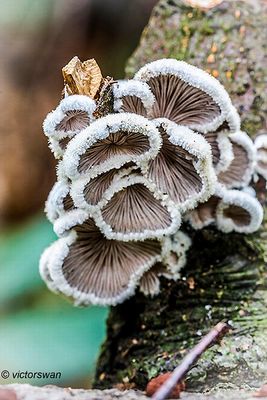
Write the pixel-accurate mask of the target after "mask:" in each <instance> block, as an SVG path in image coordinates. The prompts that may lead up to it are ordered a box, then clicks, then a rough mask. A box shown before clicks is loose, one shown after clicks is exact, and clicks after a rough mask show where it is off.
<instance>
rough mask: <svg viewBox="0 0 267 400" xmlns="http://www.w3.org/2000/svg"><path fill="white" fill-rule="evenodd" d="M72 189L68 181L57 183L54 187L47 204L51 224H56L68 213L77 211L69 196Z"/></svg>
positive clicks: (46, 210)
mask: <svg viewBox="0 0 267 400" xmlns="http://www.w3.org/2000/svg"><path fill="white" fill-rule="evenodd" d="M69 191H70V187H69V184H68V183H67V182H66V181H61V180H59V181H57V182H56V183H55V184H54V186H53V187H52V189H51V191H50V193H49V195H48V198H47V201H46V203H45V212H46V215H47V218H48V219H49V221H50V222H52V223H54V222H55V221H56V220H57V219H58V218H59V217H60V216H62V215H63V214H65V213H66V212H67V211H71V210H74V209H75V206H74V203H73V200H72V198H71V196H70V194H69Z"/></svg>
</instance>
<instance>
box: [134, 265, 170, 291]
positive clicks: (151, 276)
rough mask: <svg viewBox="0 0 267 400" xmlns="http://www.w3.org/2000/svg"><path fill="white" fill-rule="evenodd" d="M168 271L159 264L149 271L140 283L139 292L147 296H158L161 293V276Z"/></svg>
mask: <svg viewBox="0 0 267 400" xmlns="http://www.w3.org/2000/svg"><path fill="white" fill-rule="evenodd" d="M165 271H166V267H165V266H164V265H163V264H162V263H161V262H157V263H156V264H155V265H153V266H152V267H151V268H150V269H149V270H148V271H146V272H145V273H144V274H143V275H142V277H141V279H140V281H139V290H140V292H142V293H143V294H144V295H145V296H151V297H153V296H156V295H157V294H159V292H160V279H159V278H160V276H161V275H162V274H163V273H164V272H165Z"/></svg>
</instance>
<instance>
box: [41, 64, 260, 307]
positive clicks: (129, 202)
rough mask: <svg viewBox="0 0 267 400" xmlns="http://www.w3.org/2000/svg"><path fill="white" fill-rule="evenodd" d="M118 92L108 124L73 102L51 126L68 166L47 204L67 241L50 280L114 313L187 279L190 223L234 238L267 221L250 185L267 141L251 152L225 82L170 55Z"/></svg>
mask: <svg viewBox="0 0 267 400" xmlns="http://www.w3.org/2000/svg"><path fill="white" fill-rule="evenodd" d="M110 88H111V91H112V96H111V97H112V99H113V98H114V109H113V111H114V113H112V114H107V115H106V116H102V117H101V115H100V114H101V113H100V112H98V110H99V104H100V103H101V101H99V100H97V102H98V101H99V103H97V104H96V103H95V101H94V100H92V99H91V98H89V97H88V96H83V95H71V96H68V97H66V98H65V99H64V100H62V101H61V102H60V104H59V106H58V107H57V108H56V110H55V111H53V112H51V113H50V114H48V116H47V118H46V119H45V121H44V125H43V127H44V131H45V134H46V136H48V140H49V145H50V147H51V149H52V151H53V152H54V154H55V156H56V157H57V158H62V159H61V160H60V161H59V163H58V166H57V180H58V181H57V182H56V183H55V185H54V187H53V188H52V190H51V192H50V194H49V196H48V199H47V202H46V207H45V211H46V213H47V217H48V219H49V220H50V221H51V222H52V223H53V224H54V231H55V233H56V234H57V236H58V237H59V239H58V240H57V241H56V242H55V243H53V244H52V245H51V246H49V248H47V249H46V250H45V251H44V253H43V255H42V257H41V259H40V267H39V268H40V274H41V276H42V278H43V280H44V281H45V282H46V283H47V286H48V287H49V288H50V289H51V290H52V291H55V292H58V293H62V294H65V295H67V296H70V297H72V298H73V300H74V302H75V304H76V305H88V304H98V305H116V304H118V303H121V302H122V301H124V300H125V299H127V298H129V297H130V296H132V295H133V294H134V293H135V291H136V289H137V288H138V287H139V290H140V291H141V292H142V293H144V294H145V295H150V296H155V295H156V294H158V293H159V291H160V283H161V282H160V277H164V278H166V279H169V280H177V279H179V278H180V271H181V269H182V268H183V267H184V266H185V265H186V256H187V251H188V249H189V247H190V246H191V239H190V237H188V236H187V235H186V234H184V233H183V232H181V231H179V229H180V226H181V222H182V215H183V219H184V220H185V221H189V223H190V224H191V225H192V227H193V228H194V229H202V228H204V227H206V226H208V225H209V224H212V223H213V224H214V225H216V226H217V229H219V230H221V231H222V232H225V233H228V232H232V231H234V232H239V233H251V232H254V231H256V230H257V229H258V228H259V226H260V224H261V222H262V220H263V208H262V207H261V205H260V203H259V202H258V201H257V199H256V195H255V192H252V189H251V188H250V187H249V186H248V185H249V183H250V181H251V178H252V174H253V172H257V173H258V174H262V175H263V177H264V178H265V179H266V178H267V135H260V136H259V137H258V138H256V140H255V144H253V142H252V141H251V139H250V138H249V136H248V135H247V134H246V133H244V132H241V131H240V118H239V116H238V114H237V111H236V109H235V108H234V107H233V105H232V103H231V100H230V98H229V96H228V94H227V93H226V91H225V89H224V88H223V86H222V85H221V84H220V83H219V82H218V81H217V80H216V79H215V78H213V77H212V76H210V75H209V74H207V73H206V72H204V71H202V70H200V69H199V68H196V67H194V66H192V65H189V64H187V63H185V62H183V61H177V60H173V59H162V60H158V61H154V62H152V63H149V64H147V65H145V66H144V67H143V68H141V69H140V70H139V71H138V72H137V73H136V75H135V76H134V78H133V79H131V80H127V81H117V82H112V83H111V86H110ZM96 110H97V112H96ZM105 111H106V110H104V114H105ZM107 112H109V110H107ZM256 153H257V154H256ZM230 189H231V190H230ZM233 189H235V190H233ZM236 189H240V190H236Z"/></svg>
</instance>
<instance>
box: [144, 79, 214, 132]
mask: <svg viewBox="0 0 267 400" xmlns="http://www.w3.org/2000/svg"><path fill="white" fill-rule="evenodd" d="M147 83H148V85H149V86H150V88H151V91H152V93H153V94H154V96H155V98H156V101H155V104H154V106H153V108H152V111H151V114H150V115H149V116H150V117H151V118H160V117H164V118H169V119H170V120H171V121H173V122H176V123H177V124H180V125H187V126H195V125H201V124H205V123H207V122H211V121H212V120H214V119H215V118H216V117H218V116H219V115H220V107H219V106H218V105H217V104H216V103H215V102H214V101H213V99H212V97H211V96H209V95H208V94H207V93H205V92H203V91H202V90H200V89H198V88H196V87H193V86H190V85H189V84H188V83H187V82H184V81H183V80H181V79H180V78H179V77H178V76H175V75H172V74H162V75H159V76H157V77H153V78H150V79H149V81H148V82H147Z"/></svg>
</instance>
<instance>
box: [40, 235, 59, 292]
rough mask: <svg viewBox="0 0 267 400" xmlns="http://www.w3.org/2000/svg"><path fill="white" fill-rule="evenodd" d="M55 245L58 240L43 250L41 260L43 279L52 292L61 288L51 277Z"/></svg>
mask: <svg viewBox="0 0 267 400" xmlns="http://www.w3.org/2000/svg"><path fill="white" fill-rule="evenodd" d="M55 246H56V242H54V243H52V244H51V245H50V246H49V247H47V248H46V249H45V250H44V251H43V253H42V255H41V258H40V262H39V273H40V275H41V278H42V279H43V281H44V282H45V283H46V285H47V287H48V289H50V290H51V292H54V293H59V290H58V288H57V286H56V285H55V283H54V281H53V279H52V278H51V275H50V271H49V263H50V261H51V260H52V259H53V250H54V248H55Z"/></svg>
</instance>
